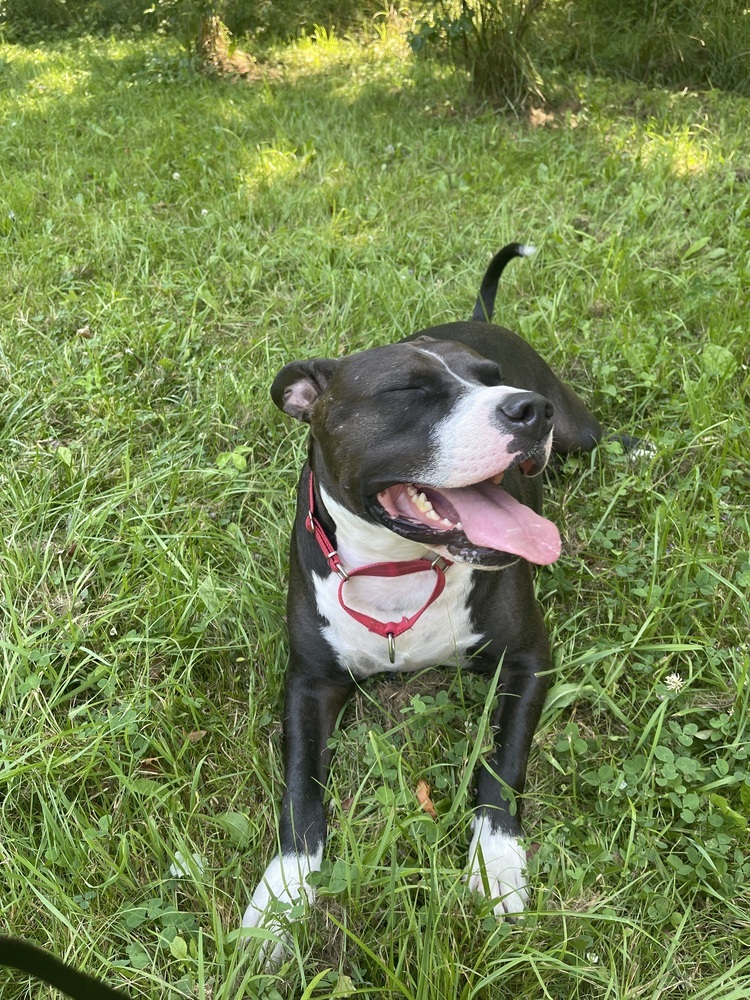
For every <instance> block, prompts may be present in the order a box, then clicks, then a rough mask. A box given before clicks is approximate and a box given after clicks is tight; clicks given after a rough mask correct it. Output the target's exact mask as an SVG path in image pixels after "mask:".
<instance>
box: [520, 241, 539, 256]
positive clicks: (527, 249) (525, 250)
mask: <svg viewBox="0 0 750 1000" xmlns="http://www.w3.org/2000/svg"><path fill="white" fill-rule="evenodd" d="M535 253H536V247H535V246H533V245H532V244H531V243H519V244H518V256H519V257H533V256H534V254H535Z"/></svg>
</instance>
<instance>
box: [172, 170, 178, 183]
mask: <svg viewBox="0 0 750 1000" xmlns="http://www.w3.org/2000/svg"><path fill="white" fill-rule="evenodd" d="M179 179H180V171H179V170H175V172H174V173H173V174H172V180H173V181H178V180H179Z"/></svg>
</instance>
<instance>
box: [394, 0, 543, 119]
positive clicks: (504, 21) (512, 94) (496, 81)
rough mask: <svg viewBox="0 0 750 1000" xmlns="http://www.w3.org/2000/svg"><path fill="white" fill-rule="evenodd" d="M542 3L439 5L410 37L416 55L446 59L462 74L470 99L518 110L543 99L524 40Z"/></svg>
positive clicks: (508, 0) (491, 0)
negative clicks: (463, 71)
mask: <svg viewBox="0 0 750 1000" xmlns="http://www.w3.org/2000/svg"><path fill="white" fill-rule="evenodd" d="M544 3H545V0H461V2H460V4H456V3H453V2H451V0H438V2H437V3H434V4H431V5H430V6H431V7H432V11H431V13H430V14H429V15H428V16H426V17H423V18H421V19H420V20H418V21H417V24H416V26H415V30H413V31H411V32H409V36H408V37H409V44H410V45H411V47H412V49H413V50H414V51H415V52H418V53H419V52H422V53H425V54H428V53H430V52H434V53H437V54H439V55H443V56H447V57H448V58H449V59H450V60H451V61H452V62H453V63H454V64H455V65H456V66H458V67H462V68H464V69H466V70H467V71H468V72H469V74H470V76H471V81H472V85H473V88H474V91H475V93H476V94H477V96H479V97H480V98H484V99H487V100H489V101H491V102H492V103H495V104H500V105H501V106H504V107H509V108H512V109H513V110H519V109H521V108H522V107H523V106H524V105H525V104H526V103H527V102H528V101H529V99H530V98H532V97H533V98H537V99H543V93H542V83H541V77H540V75H539V73H538V71H537V69H536V67H535V65H534V62H533V60H532V57H531V54H530V51H529V48H528V47H527V40H528V36H529V33H530V29H531V28H532V27H533V26H534V25H535V22H536V20H538V16H539V14H540V12H541V11H542V8H543V6H544Z"/></svg>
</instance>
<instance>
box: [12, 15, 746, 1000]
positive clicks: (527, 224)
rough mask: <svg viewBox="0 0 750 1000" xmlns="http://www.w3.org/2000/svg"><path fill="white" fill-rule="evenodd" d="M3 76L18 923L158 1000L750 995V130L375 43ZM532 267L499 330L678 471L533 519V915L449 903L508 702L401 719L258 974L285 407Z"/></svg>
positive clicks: (69, 63)
mask: <svg viewBox="0 0 750 1000" xmlns="http://www.w3.org/2000/svg"><path fill="white" fill-rule="evenodd" d="M0 56H1V57H2V60H3V61H2V64H1V66H0V74H1V75H2V82H3V92H2V95H1V96H0V176H1V177H2V186H1V188H0V253H2V261H3V266H2V269H0V285H1V286H2V295H0V324H1V326H0V336H1V340H0V344H1V353H0V393H1V404H0V435H2V456H3V458H2V464H1V465H0V479H1V486H2V488H1V489H0V525H1V526H2V545H1V546H0V564H1V565H0V571H1V575H0V581H1V584H2V589H3V600H2V605H1V606H0V622H1V625H0V649H2V655H3V666H2V674H0V755H1V756H0V782H1V788H2V795H1V796H0V861H1V862H2V864H1V865H0V914H1V916H2V927H3V928H4V929H8V930H12V931H13V932H14V933H18V934H23V935H26V936H28V937H30V938H32V939H34V940H35V941H36V942H38V943H40V944H43V945H45V946H47V947H49V948H51V949H52V950H54V951H55V952H56V953H58V954H60V955H63V956H65V957H67V958H68V959H69V960H72V961H74V962H76V963H77V964H79V965H81V966H83V967H85V968H86V969H88V970H89V971H91V972H94V973H99V974H103V975H105V976H106V978H107V979H108V980H109V981H110V982H112V983H113V984H114V985H120V986H122V987H124V988H127V989H128V990H129V991H130V992H131V994H132V995H133V996H153V997H161V996H168V995H171V996H186V997H188V996H196V995H197V996H199V997H206V998H208V997H215V998H229V997H230V996H234V995H235V990H237V991H238V995H244V996H248V997H250V996H258V997H264V998H276V997H297V996H304V997H306V998H307V997H311V998H312V997H328V996H348V995H350V996H354V995H357V996H363V997H373V998H374V997H380V996H386V997H404V998H426V997H430V998H440V1000H442V998H462V1000H469V998H474V997H477V998H489V997H493V998H496V997H501V998H504V997H508V998H510V997H529V998H537V997H545V998H555V1000H557V998H592V1000H593V998H597V1000H599V998H602V1000H604V998H607V1000H609V998H611V1000H614V998H625V997H628V998H630V997H633V998H634V997H648V998H656V997H661V996H672V995H674V996H680V997H682V996H689V997H694V998H697V1000H698V998H699V1000H738V998H742V997H748V996H750V957H748V956H749V955H750V952H748V945H749V944H750V898H749V892H748V887H747V884H748V881H749V880H750V856H749V854H748V846H749V844H748V830H747V817H748V814H749V813H750V766H749V765H748V660H749V653H748V618H749V617H750V616H749V608H748V596H747V595H748V590H749V589H750V555H749V554H748V550H749V549H750V543H749V541H748V513H747V498H748V488H749V487H750V478H749V476H748V463H749V460H750V438H749V436H748V411H747V396H748V368H747V365H748V353H749V352H748V341H749V338H748V331H747V298H746V295H747V291H746V290H747V288H748V283H749V279H750V273H749V271H748V256H747V237H748V223H749V222H750V188H749V187H748V181H749V180H750V134H749V133H748V129H747V121H748V104H747V100H744V99H740V98H730V97H727V96H726V95H722V94H721V93H718V92H713V93H709V94H700V93H692V92H670V91H662V90H653V89H646V88H643V87H639V86H636V85H625V84H621V83H620V84H613V83H611V82H607V81H605V80H595V79H589V80H584V79H581V80H579V81H578V82H577V83H575V84H574V86H575V88H576V91H577V96H576V99H575V101H573V102H570V103H569V104H568V106H566V107H565V108H562V109H560V110H556V111H549V110H538V111H537V112H536V113H533V114H532V116H531V119H530V121H528V122H521V121H517V120H514V119H501V118H498V117H497V116H495V115H493V114H491V113H482V112H476V111H470V110H469V109H468V107H467V106H466V105H465V104H464V101H463V98H462V94H461V91H460V85H459V84H458V83H457V82H456V81H455V80H454V79H453V78H450V77H447V76H445V75H444V74H443V73H442V72H441V71H436V70H434V69H431V68H430V67H428V66H426V65H422V64H414V63H413V62H412V61H411V59H410V56H409V54H408V50H407V48H406V46H405V43H404V42H403V40H402V38H400V37H399V36H398V35H396V34H395V33H391V32H389V31H384V32H382V33H379V34H373V35H372V36H369V37H361V38H359V39H357V40H351V41H344V40H341V41H339V40H336V39H335V38H329V37H327V36H326V35H324V34H322V33H319V34H318V36H317V37H315V38H309V39H304V40H301V41H299V42H297V43H295V44H294V45H290V46H287V47H285V48H283V49H278V50H276V51H275V52H271V59H272V62H271V63H270V64H268V65H267V67H266V69H265V72H264V73H263V74H261V75H260V76H259V78H258V79H257V80H255V81H254V82H252V83H249V84H231V83H221V82H217V81H213V82H206V81H204V80H201V79H198V78H195V77H193V76H191V75H190V74H189V73H188V72H187V70H186V69H185V68H184V66H183V64H182V62H181V59H180V55H179V52H178V51H177V50H176V49H173V48H172V47H171V46H170V44H169V43H168V42H166V41H164V40H141V41H115V40H111V41H108V42H101V41H97V42H92V41H82V42H80V43H72V42H68V43H59V44H47V45H43V46H40V47H38V48H25V47H23V46H8V45H6V46H4V47H2V52H0ZM511 239H522V240H525V241H529V242H534V243H535V244H537V245H538V246H539V248H540V252H539V254H538V256H537V257H536V258H534V259H533V260H531V261H526V262H524V263H521V262H518V263H517V264H516V265H514V266H513V268H512V269H509V271H508V273H507V274H506V276H505V278H504V280H503V286H502V291H501V295H500V296H499V307H498V317H499V319H500V320H501V321H503V322H505V323H506V324H507V325H509V326H511V327H514V328H516V329H518V330H520V332H522V333H523V334H524V335H525V336H526V337H527V338H528V339H529V340H530V341H531V342H532V343H533V344H534V345H535V346H536V347H537V348H538V349H539V350H541V351H542V353H544V354H545V355H546V356H547V357H548V358H549V359H550V360H551V361H552V363H553V364H554V365H555V366H556V367H557V368H558V369H559V370H560V371H562V372H563V373H564V374H565V375H566V376H567V377H568V378H569V379H570V380H571V381H572V382H574V383H575V384H576V385H577V387H578V388H579V390H580V391H581V393H582V395H583V396H584V398H586V399H587V400H588V401H589V403H590V404H591V405H592V407H593V408H594V409H595V410H596V412H597V413H598V414H599V415H600V416H601V417H602V419H603V421H604V422H605V423H606V424H607V425H608V426H610V427H612V428H613V429H618V430H622V431H626V432H630V433H637V434H646V435H647V436H648V438H649V440H650V441H651V442H652V443H653V445H654V446H655V449H656V451H655V454H654V455H653V456H648V455H647V456H644V457H641V458H639V459H637V460H632V459H630V458H628V457H627V456H624V455H623V454H622V453H621V451H620V449H619V447H618V446H616V445H605V446H603V447H602V448H600V449H599V452H598V454H596V455H595V456H594V457H593V458H586V459H585V460H579V461H569V462H568V463H567V466H566V468H565V470H564V475H563V476H561V477H560V478H559V479H558V480H555V481H553V483H552V485H551V489H550V500H549V509H550V511H551V514H552V516H554V517H555V519H556V520H557V522H558V523H559V524H560V525H561V527H562V529H563V534H564V537H565V552H564V556H563V558H562V559H561V560H560V562H559V563H558V564H557V565H556V566H555V567H553V568H551V569H549V570H545V571H543V572H541V573H540V574H539V589H540V592H541V595H542V599H543V601H544V604H545V607H546V608H547V609H548V620H549V625H550V629H551V632H552V635H553V640H554V643H555V647H556V650H557V659H556V664H557V667H556V669H557V674H556V677H555V683H554V686H553V690H552V694H551V697H550V699H549V701H548V705H547V709H546V712H545V716H544V720H543V724H542V726H541V728H540V731H539V733H538V736H537V740H536V743H535V755H534V759H533V761H532V766H531V771H530V783H529V790H528V802H527V804H526V825H527V831H528V836H529V842H530V844H533V845H534V849H536V848H537V845H538V849H536V853H535V855H534V857H533V860H532V862H531V872H532V878H533V883H534V886H535V890H536V891H535V896H534V899H533V903H532V907H531V911H530V913H529V916H528V917H527V919H526V920H525V922H524V923H523V924H518V925H515V926H510V925H507V924H496V923H495V921H494V919H493V918H492V915H491V912H490V909H489V907H488V905H487V904H486V903H485V902H483V901H481V900H478V899H475V898H473V897H471V896H470V895H469V894H468V893H467V891H466V889H465V887H464V885H463V883H462V881H461V873H462V866H463V864H464V859H465V850H466V845H467V841H468V835H467V825H468V822H469V819H470V807H471V791H470V785H469V782H468V770H467V767H468V765H469V762H470V760H471V758H472V751H473V746H474V744H475V741H476V740H477V739H479V740H480V746H481V747H484V746H485V745H486V742H487V740H486V736H487V734H486V721H483V720H486V713H484V714H483V712H484V709H486V708H489V702H490V700H491V694H492V691H491V688H489V689H488V688H487V686H486V685H484V684H483V683H482V682H480V681H479V680H478V679H476V678H472V677H470V676H465V675H464V676H461V675H457V674H455V673H451V672H450V671H449V672H447V673H445V672H442V673H437V672H434V673H433V672H428V673H427V674H424V675H421V676H419V677H416V678H398V679H395V680H384V681H376V682H373V683H371V684H368V685H366V686H365V687H364V688H363V690H362V691H361V693H360V694H359V696H358V697H357V698H356V699H355V703H354V704H353V705H352V706H351V708H350V710H349V711H348V712H347V714H346V715H345V717H344V718H343V721H342V725H341V729H340V731H339V732H337V734H336V738H335V741H336V744H337V748H336V763H335V768H334V776H333V780H332V783H331V794H330V802H331V835H330V842H329V846H328V854H327V857H328V860H327V862H326V864H325V866H324V869H323V871H322V872H321V874H320V876H319V877H318V879H317V881H318V892H319V905H318V906H317V907H316V909H315V911H314V913H313V914H312V915H311V919H310V920H309V921H308V922H307V923H306V924H304V925H302V926H301V927H299V928H298V930H297V931H295V935H294V950H293V953H292V955H291V957H290V960H289V962H288V963H287V964H286V965H285V966H284V967H283V968H282V969H281V970H280V971H279V973H278V974H277V975H267V974H266V973H264V972H263V971H262V970H261V969H260V968H259V964H258V959H257V952H258V947H259V942H251V943H250V945H249V946H248V947H247V948H246V949H244V951H238V949H237V947H236V941H235V936H234V934H233V932H234V931H235V930H236V928H237V926H238V923H239V919H240V915H241V913H242V911H243V909H244V906H245V905H246V902H247V898H248V893H249V891H251V890H252V887H253V886H254V884H255V881H256V879H257V877H258V875H259V874H260V872H261V871H262V870H263V868H264V866H265V863H266V861H267V860H268V857H269V856H270V854H271V853H272V850H273V839H274V804H275V802H276V801H277V800H278V798H279V795H280V788H281V748H280V726H279V717H280V710H281V701H282V685H283V670H284V588H285V560H286V556H285V545H286V537H287V534H288V529H289V523H290V518H291V509H292V496H293V490H294V481H295V470H296V467H297V465H298V463H299V461H300V458H301V455H302V453H303V434H302V433H301V430H300V428H299V427H298V426H291V425H290V423H288V422H286V421H285V420H284V419H283V418H282V417H281V415H280V414H278V413H277V412H276V411H275V410H274V408H273V407H272V405H271V403H270V401H269V399H268V393H267V389H268V386H269V384H270V381H271V378H272V376H273V374H274V373H275V371H276V370H277V369H278V368H279V367H280V366H281V365H282V364H283V363H284V362H286V361H287V360H289V359H291V358H294V357H297V356H302V355H305V356H313V355H317V354H329V355H337V354H339V353H341V352H343V351H345V350H351V349H357V348H363V347H368V346H371V345H373V344H377V343H383V342H387V341H390V340H392V339H394V338H396V337H398V336H400V335H403V334H405V333H407V332H411V331H413V330H415V329H418V328H420V327H423V326H426V325H429V324H430V323H433V322H437V321H441V320H445V319H452V318H457V317H463V316H468V314H469V311H470V307H471V304H472V302H473V297H474V295H475V292H476V288H477V283H478V280H479V278H480V276H481V273H482V271H483V268H484V266H485V264H486V262H487V260H488V259H489V257H490V256H491V254H492V253H493V252H494V251H495V250H496V249H497V248H498V247H499V246H501V245H502V244H503V243H505V242H507V241H508V240H511ZM422 779H424V780H426V781H428V782H429V783H430V785H431V788H432V796H433V800H434V802H435V805H436V809H437V816H438V818H437V820H433V819H432V818H430V816H428V815H427V814H426V813H424V812H423V811H422V810H421V809H420V806H419V804H418V802H417V798H416V793H415V790H416V787H417V784H418V782H419V781H420V780H422ZM169 991H171V992H169ZM2 995H3V998H4V1000H6V998H7V1000H16V998H21V997H27V996H41V995H43V991H40V990H37V989H36V987H29V985H28V984H26V983H23V982H20V981H19V980H18V979H17V978H16V979H13V978H12V977H10V978H7V979H3V981H2Z"/></svg>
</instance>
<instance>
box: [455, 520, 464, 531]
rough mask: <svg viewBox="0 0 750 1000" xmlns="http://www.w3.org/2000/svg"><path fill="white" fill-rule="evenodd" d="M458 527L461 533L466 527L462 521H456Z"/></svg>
mask: <svg viewBox="0 0 750 1000" xmlns="http://www.w3.org/2000/svg"><path fill="white" fill-rule="evenodd" d="M456 527H457V528H458V530H459V531H463V530H464V526H463V524H461V522H460V521H456Z"/></svg>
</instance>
